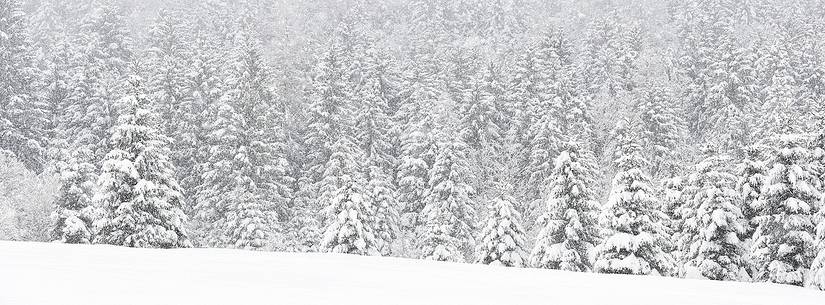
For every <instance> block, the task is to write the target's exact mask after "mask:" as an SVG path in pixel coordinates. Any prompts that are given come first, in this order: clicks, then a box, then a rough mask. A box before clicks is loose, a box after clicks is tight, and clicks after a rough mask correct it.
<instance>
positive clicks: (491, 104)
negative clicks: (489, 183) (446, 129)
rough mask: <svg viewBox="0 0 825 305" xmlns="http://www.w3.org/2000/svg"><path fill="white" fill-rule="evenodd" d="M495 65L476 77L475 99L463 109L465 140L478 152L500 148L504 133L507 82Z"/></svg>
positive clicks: (473, 81)
mask: <svg viewBox="0 0 825 305" xmlns="http://www.w3.org/2000/svg"><path fill="white" fill-rule="evenodd" d="M498 70H499V68H498V67H495V66H494V65H493V64H492V63H491V64H488V65H487V67H485V68H483V69H482V72H481V73H478V75H477V76H476V77H474V78H473V80H472V84H471V88H472V91H474V92H475V94H474V95H473V96H475V98H473V99H471V100H470V101H468V103H467V105H465V107H464V108H463V109H462V118H461V126H462V131H461V134H462V137H463V138H464V141H465V142H466V143H467V144H468V145H469V146H470V147H471V148H475V149H480V148H482V147H493V148H494V149H495V148H498V147H499V146H500V145H501V144H502V142H503V141H502V140H503V137H504V136H505V134H504V130H505V128H504V126H502V125H504V124H503V121H504V117H503V116H504V113H503V112H504V93H505V88H504V80H503V79H502V77H503V76H502V73H501V72H500V71H498Z"/></svg>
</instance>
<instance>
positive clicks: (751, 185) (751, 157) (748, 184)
mask: <svg viewBox="0 0 825 305" xmlns="http://www.w3.org/2000/svg"><path fill="white" fill-rule="evenodd" d="M764 150H765V147H762V146H758V145H751V146H748V147H745V158H744V159H743V160H742V162H741V164H740V165H739V172H738V176H739V181H738V182H737V184H736V191H737V192H738V193H739V195H740V196H742V206H741V207H740V209H741V210H742V216H744V217H745V221H746V226H745V234H744V235H743V236H742V237H743V238H750V237H752V236H753V232H754V230H756V223H755V221H754V217H755V216H756V211H755V210H754V208H753V205H754V204H755V203H756V202H757V201H758V200H759V197H760V196H761V194H762V188H763V186H764V185H765V182H766V179H767V174H768V168H767V164H765V161H764V160H763V154H764Z"/></svg>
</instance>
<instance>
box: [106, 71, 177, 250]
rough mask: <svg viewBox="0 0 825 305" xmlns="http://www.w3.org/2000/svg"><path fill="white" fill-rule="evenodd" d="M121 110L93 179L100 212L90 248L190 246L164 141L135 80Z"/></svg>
mask: <svg viewBox="0 0 825 305" xmlns="http://www.w3.org/2000/svg"><path fill="white" fill-rule="evenodd" d="M130 82H131V83H132V86H133V88H132V89H131V92H130V94H129V95H128V96H127V97H125V98H124V99H123V100H121V102H120V106H121V109H122V112H121V115H120V117H119V119H118V124H117V126H116V127H115V128H114V129H113V133H112V137H111V139H110V143H111V146H112V150H111V151H110V152H109V153H108V154H107V155H106V159H105V160H104V162H103V173H102V174H101V175H100V178H99V180H98V185H99V188H98V194H97V195H96V196H95V202H96V205H97V206H99V207H100V208H101V209H102V214H103V215H102V217H101V219H100V222H99V223H98V231H97V232H98V233H97V235H96V237H95V243H105V244H112V245H121V246H128V247H138V248H178V247H188V246H190V245H191V243H190V242H189V237H188V235H187V233H186V229H185V228H184V226H185V224H186V215H184V213H183V210H182V204H183V197H182V193H181V189H180V186H179V185H178V183H177V181H176V180H175V176H174V172H175V168H174V166H173V165H172V164H171V163H170V161H169V159H168V154H169V149H168V148H167V145H168V144H167V143H168V138H166V137H165V136H163V135H161V134H160V133H158V131H157V130H156V129H154V127H153V126H154V125H153V124H154V121H153V119H154V118H153V117H152V115H151V114H150V112H149V111H147V110H146V107H147V106H148V103H149V101H148V100H147V97H146V95H145V94H143V93H142V88H141V87H140V86H141V85H140V83H139V81H138V80H134V79H133V80H130Z"/></svg>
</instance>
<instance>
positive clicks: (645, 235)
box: [593, 141, 675, 276]
mask: <svg viewBox="0 0 825 305" xmlns="http://www.w3.org/2000/svg"><path fill="white" fill-rule="evenodd" d="M622 147H623V149H622V151H621V152H622V156H621V157H620V158H619V159H618V160H617V163H618V168H619V169H620V171H619V173H618V174H616V177H614V178H613V189H612V190H611V191H610V197H609V198H608V201H607V204H605V205H604V206H603V207H602V212H601V216H600V218H599V222H600V224H601V225H602V227H603V228H604V229H605V230H606V236H605V237H604V239H603V240H602V242H601V243H600V244H599V245H598V246H597V247H596V250H595V252H596V254H595V262H594V263H593V270H594V271H596V272H599V273H618V274H643V275H644V274H650V273H652V272H654V271H656V272H658V274H659V275H663V276H667V275H671V274H672V273H673V271H674V269H675V266H674V265H675V264H674V262H673V258H672V257H671V255H670V254H669V253H667V252H666V251H665V249H666V248H668V243H669V242H668V240H667V236H668V235H669V234H668V230H667V228H666V227H665V224H664V223H663V222H665V221H667V215H666V214H665V213H664V212H662V211H661V210H660V208H661V206H660V203H659V200H658V199H657V198H656V194H655V191H654V189H653V186H652V182H651V179H650V177H649V176H648V175H647V174H646V173H645V172H644V170H643V168H644V167H645V166H646V165H647V164H646V163H647V161H646V160H645V159H644V158H643V157H642V156H641V148H640V147H639V146H638V145H637V144H635V143H634V142H632V141H629V142H626V143H624V144H623V145H622Z"/></svg>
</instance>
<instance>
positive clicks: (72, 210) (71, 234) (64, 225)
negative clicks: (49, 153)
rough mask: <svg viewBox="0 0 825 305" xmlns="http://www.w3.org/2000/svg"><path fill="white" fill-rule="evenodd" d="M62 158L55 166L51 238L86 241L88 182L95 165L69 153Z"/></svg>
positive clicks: (89, 230) (90, 227)
mask: <svg viewBox="0 0 825 305" xmlns="http://www.w3.org/2000/svg"><path fill="white" fill-rule="evenodd" d="M76 153H80V152H76ZM87 153H88V152H87ZM66 159H67V160H65V161H62V162H61V163H60V164H59V166H58V168H59V171H60V182H61V186H60V192H59V194H58V196H57V198H56V199H55V211H54V212H53V214H52V220H53V222H54V224H53V225H54V226H53V228H52V236H51V238H52V240H55V241H60V242H64V243H71V244H88V243H91V242H92V238H93V237H94V235H93V234H94V223H93V222H94V220H95V219H94V217H95V215H94V214H95V213H94V212H95V211H94V208H93V206H92V198H93V190H94V187H93V186H92V185H90V184H92V180H93V177H94V171H95V166H94V165H92V164H89V163H85V162H83V161H82V160H87V159H88V158H77V157H75V156H71V157H68V158H66Z"/></svg>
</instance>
